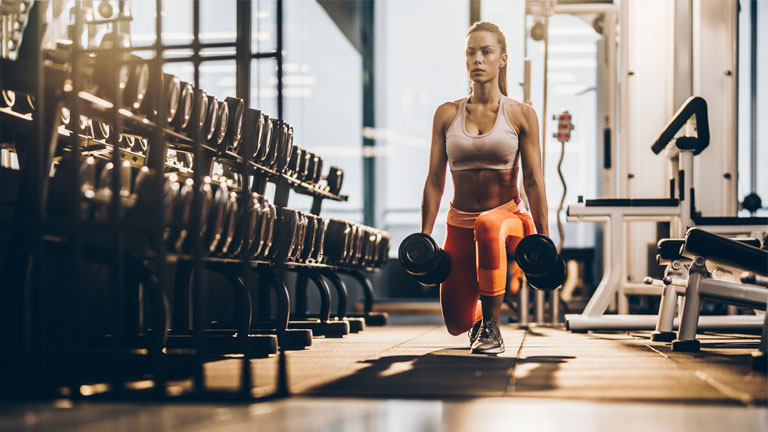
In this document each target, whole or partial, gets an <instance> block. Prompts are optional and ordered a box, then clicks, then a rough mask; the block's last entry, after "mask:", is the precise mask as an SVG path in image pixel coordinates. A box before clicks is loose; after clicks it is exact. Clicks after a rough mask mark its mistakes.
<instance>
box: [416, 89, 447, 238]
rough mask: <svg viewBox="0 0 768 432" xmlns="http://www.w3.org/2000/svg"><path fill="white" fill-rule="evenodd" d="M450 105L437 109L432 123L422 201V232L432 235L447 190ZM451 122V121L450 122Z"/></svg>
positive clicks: (443, 105)
mask: <svg viewBox="0 0 768 432" xmlns="http://www.w3.org/2000/svg"><path fill="white" fill-rule="evenodd" d="M450 111H451V109H450V104H448V103H445V104H442V105H440V106H439V107H437V110H436V111H435V117H434V120H433V121H432V144H431V145H430V148H429V172H428V173H427V181H426V182H425V183H424V195H423V198H422V200H421V232H423V233H424V234H432V228H434V226H435V219H437V212H438V211H439V210H440V200H441V199H442V197H443V191H444V190H445V165H446V163H447V161H448V157H447V156H446V154H445V125H446V124H448V122H447V121H446V118H447V119H450V118H452V117H451V116H450ZM449 121H450V120H449Z"/></svg>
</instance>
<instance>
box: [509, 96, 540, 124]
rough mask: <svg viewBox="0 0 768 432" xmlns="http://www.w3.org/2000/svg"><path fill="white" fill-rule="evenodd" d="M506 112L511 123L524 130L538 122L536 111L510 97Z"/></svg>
mask: <svg viewBox="0 0 768 432" xmlns="http://www.w3.org/2000/svg"><path fill="white" fill-rule="evenodd" d="M506 111H507V118H509V122H510V123H511V124H513V125H517V126H519V127H521V128H522V129H523V130H525V129H526V128H527V127H529V126H530V125H531V124H533V123H536V122H537V120H536V118H537V116H536V110H535V109H534V108H533V107H532V106H530V105H528V104H527V103H524V102H520V101H518V100H515V99H512V98H510V97H508V98H507V110H506Z"/></svg>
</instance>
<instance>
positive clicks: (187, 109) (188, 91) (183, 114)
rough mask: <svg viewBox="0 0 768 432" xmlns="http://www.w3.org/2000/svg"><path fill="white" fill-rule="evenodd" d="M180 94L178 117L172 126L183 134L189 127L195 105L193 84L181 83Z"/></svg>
mask: <svg viewBox="0 0 768 432" xmlns="http://www.w3.org/2000/svg"><path fill="white" fill-rule="evenodd" d="M179 85H180V89H181V90H180V92H179V106H178V108H177V109H176V115H175V116H174V118H173V121H171V123H170V126H171V127H173V128H174V129H175V130H177V131H179V132H182V131H183V130H184V129H186V127H187V125H189V120H190V117H191V116H192V109H193V108H194V103H195V89H194V88H193V87H192V84H190V83H188V82H184V81H181V82H180V83H179Z"/></svg>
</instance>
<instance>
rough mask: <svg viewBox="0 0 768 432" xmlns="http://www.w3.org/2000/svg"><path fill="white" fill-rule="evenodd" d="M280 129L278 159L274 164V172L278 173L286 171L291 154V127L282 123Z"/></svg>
mask: <svg viewBox="0 0 768 432" xmlns="http://www.w3.org/2000/svg"><path fill="white" fill-rule="evenodd" d="M281 128H282V129H281V132H280V141H279V150H278V158H277V162H276V164H275V171H277V172H278V173H281V172H283V170H285V169H286V167H287V166H288V162H289V160H290V158H291V154H292V152H293V127H292V126H291V125H289V124H288V123H287V122H283V123H282V126H281Z"/></svg>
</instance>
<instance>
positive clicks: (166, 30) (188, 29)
mask: <svg viewBox="0 0 768 432" xmlns="http://www.w3.org/2000/svg"><path fill="white" fill-rule="evenodd" d="M193 1H194V0H172V1H168V0H165V1H163V44H164V45H178V44H188V43H191V42H192V40H193V39H194V38H195V36H194V34H193V19H192V15H193V14H192V2H193Z"/></svg>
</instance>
